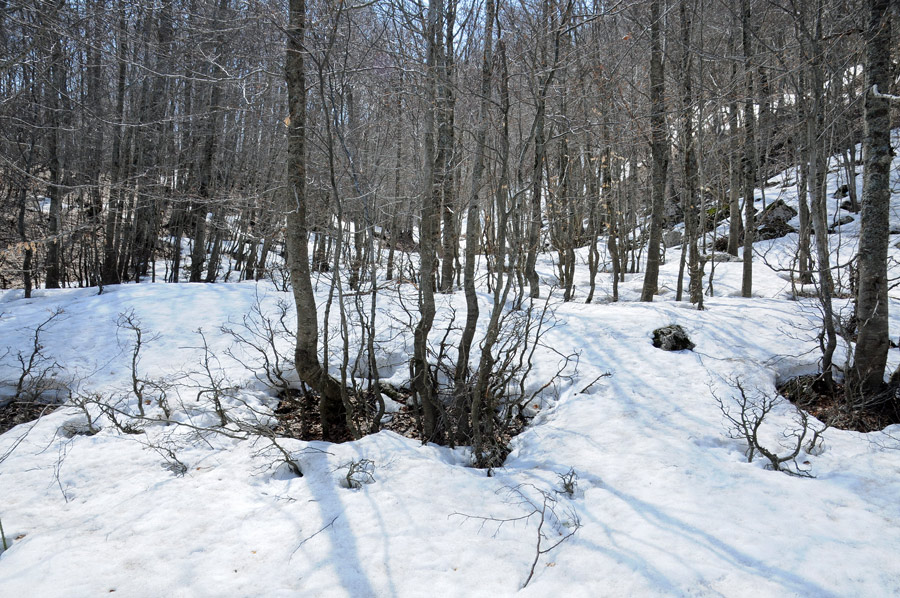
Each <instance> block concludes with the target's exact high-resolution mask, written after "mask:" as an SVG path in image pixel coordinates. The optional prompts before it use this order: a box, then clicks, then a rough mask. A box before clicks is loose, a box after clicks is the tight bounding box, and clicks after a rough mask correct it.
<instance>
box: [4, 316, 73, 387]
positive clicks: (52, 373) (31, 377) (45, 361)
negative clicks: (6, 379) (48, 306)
mask: <svg viewBox="0 0 900 598" xmlns="http://www.w3.org/2000/svg"><path fill="white" fill-rule="evenodd" d="M64 313H65V312H64V311H63V310H62V309H61V308H57V309H55V310H53V311H52V312H50V315H49V316H48V317H47V318H46V319H44V320H43V321H42V322H41V323H40V324H38V325H37V327H36V328H35V329H34V330H33V331H32V332H31V340H30V342H29V345H28V348H27V349H22V350H19V351H17V352H16V353H15V356H14V358H15V360H16V361H17V362H18V366H17V367H16V369H17V370H18V374H17V376H18V377H17V380H16V383H15V391H14V395H13V400H16V401H21V400H25V401H37V400H39V399H41V398H42V397H44V395H46V394H47V393H48V392H49V391H51V390H54V389H56V388H57V382H56V375H57V374H58V373H59V371H60V366H59V364H58V363H57V362H56V361H55V360H54V359H53V358H51V357H50V356H48V355H47V354H46V353H44V348H45V347H44V344H43V340H42V338H41V337H42V335H43V333H44V332H46V331H47V329H48V328H50V327H51V326H52V325H53V324H55V323H56V322H57V321H58V320H59V319H60V318H61V317H62V316H63V314H64Z"/></svg>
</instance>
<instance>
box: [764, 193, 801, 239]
mask: <svg viewBox="0 0 900 598" xmlns="http://www.w3.org/2000/svg"><path fill="white" fill-rule="evenodd" d="M796 215H797V210H795V209H794V208H792V207H791V206H789V205H787V204H786V203H784V200H783V199H779V200H778V201H776V202H773V203H771V204H769V205H768V206H767V207H766V209H765V210H763V212H762V214H760V215H759V218H758V219H757V223H758V224H757V227H756V239H757V240H758V241H766V240H769V239H779V238H781V237H783V236H785V235H787V234H789V233H795V232H797V230H796V229H795V228H794V227H793V226H791V225H789V224H788V221H789V220H791V218H793V217H794V216H796Z"/></svg>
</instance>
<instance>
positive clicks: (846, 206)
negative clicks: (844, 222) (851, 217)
mask: <svg viewBox="0 0 900 598" xmlns="http://www.w3.org/2000/svg"><path fill="white" fill-rule="evenodd" d="M841 209H842V210H844V211H846V212H853V213H854V214H857V213H859V204H858V203H857V205H855V206H854V205H853V202H852V201H850V200H849V199H845V200H844V201H842V202H841Z"/></svg>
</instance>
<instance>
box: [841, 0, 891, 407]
mask: <svg viewBox="0 0 900 598" xmlns="http://www.w3.org/2000/svg"><path fill="white" fill-rule="evenodd" d="M868 7H869V22H868V27H867V39H866V93H865V137H864V139H863V155H864V160H865V170H864V173H863V195H862V212H861V213H860V234H859V287H858V290H857V295H856V313H857V321H858V322H859V335H858V337H857V341H856V351H855V352H854V355H853V367H852V369H851V389H850V391H851V392H858V393H859V394H861V395H863V396H865V395H869V394H872V393H876V392H878V391H879V390H881V388H882V386H883V385H884V368H885V365H886V363H887V353H888V349H889V347H890V343H889V337H888V277H887V249H888V240H889V236H890V228H889V215H890V199H891V190H890V167H891V159H892V158H893V151H892V150H891V138H890V128H891V120H890V106H889V104H888V100H887V99H886V98H884V97H879V95H878V93H877V92H878V91H880V92H881V93H886V92H887V91H888V89H889V85H890V82H891V79H890V75H891V72H890V57H891V16H890V14H889V10H890V1H889V0H869V2H868ZM854 387H855V388H854Z"/></svg>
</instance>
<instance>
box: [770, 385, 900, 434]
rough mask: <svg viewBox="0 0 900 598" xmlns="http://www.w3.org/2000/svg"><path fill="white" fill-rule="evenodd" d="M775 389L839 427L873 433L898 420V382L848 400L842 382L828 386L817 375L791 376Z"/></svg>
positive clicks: (811, 412)
mask: <svg viewBox="0 0 900 598" xmlns="http://www.w3.org/2000/svg"><path fill="white" fill-rule="evenodd" d="M778 392H779V393H781V395H782V396H784V397H785V398H787V399H788V400H789V401H790V402H792V403H793V404H795V405H796V406H797V407H799V408H801V409H803V410H804V411H806V412H807V413H809V414H810V415H813V416H815V417H816V419H818V420H820V421H822V422H824V423H827V424H828V425H829V426H832V427H835V428H840V429H841V430H854V431H856V432H874V431H878V430H883V429H884V428H886V427H887V426H890V425H893V424H897V423H900V384H896V383H892V384H890V385H888V386H887V387H886V388H885V389H884V390H883V391H882V392H881V393H879V394H877V395H875V396H871V397H864V398H862V399H858V400H855V401H849V400H848V399H847V396H846V389H845V388H844V385H843V384H841V383H839V382H834V383H833V384H832V388H831V389H829V388H828V387H827V385H826V384H825V382H824V381H823V380H822V377H821V376H820V375H809V376H799V377H797V378H792V379H791V380H788V381H787V382H785V383H783V384H781V385H780V386H779V387H778Z"/></svg>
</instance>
